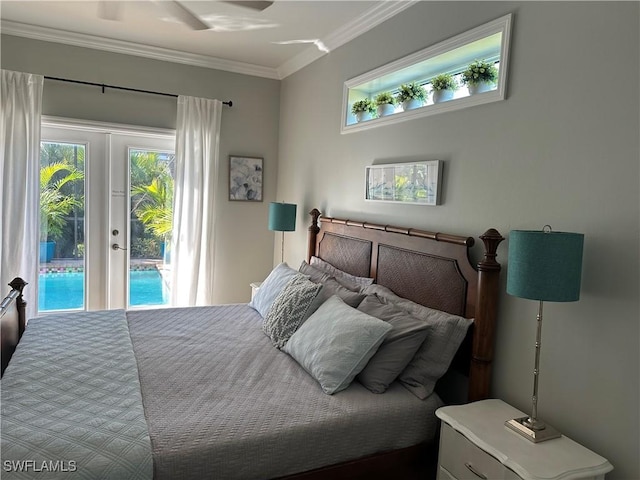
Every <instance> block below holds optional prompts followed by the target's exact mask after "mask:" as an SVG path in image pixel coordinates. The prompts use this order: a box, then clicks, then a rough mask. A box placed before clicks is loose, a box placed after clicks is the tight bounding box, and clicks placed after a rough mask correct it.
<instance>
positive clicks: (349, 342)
mask: <svg viewBox="0 0 640 480" xmlns="http://www.w3.org/2000/svg"><path fill="white" fill-rule="evenodd" d="M391 328H392V327H391V325H389V324H388V323H387V322H384V321H382V320H379V319H377V318H375V317H372V316H371V315H367V314H366V313H364V312H360V311H358V310H356V309H355V308H353V307H350V306H348V305H347V304H345V303H344V302H343V301H342V300H341V299H340V298H339V297H337V296H333V297H331V298H330V299H329V300H327V301H326V302H324V303H323V304H322V305H321V306H320V308H318V310H316V312H315V313H314V314H313V315H311V316H310V317H309V319H308V320H307V321H306V322H304V323H303V324H302V325H301V326H300V328H299V329H298V330H297V331H296V333H294V334H293V335H291V338H289V341H288V342H287V343H286V345H285V346H284V347H283V350H284V351H285V352H287V353H288V354H289V355H291V356H292V357H293V358H294V359H295V360H296V361H297V362H298V363H299V364H300V365H301V366H302V367H303V368H304V369H305V370H306V371H307V373H309V374H310V375H311V376H312V377H313V378H315V379H316V380H317V381H318V383H320V386H321V387H322V391H323V392H324V393H327V394H329V395H331V394H333V393H336V392H339V391H340V390H344V389H345V388H347V387H348V386H349V385H350V384H351V382H352V381H353V379H354V378H355V376H356V375H357V374H358V373H360V371H362V369H363V368H364V367H365V366H366V365H367V362H369V359H371V357H372V356H373V355H374V354H375V353H376V351H377V350H378V347H379V346H380V344H381V343H382V341H383V340H384V337H385V336H386V335H387V334H388V333H389V331H390V330H391Z"/></svg>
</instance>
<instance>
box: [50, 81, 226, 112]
mask: <svg viewBox="0 0 640 480" xmlns="http://www.w3.org/2000/svg"><path fill="white" fill-rule="evenodd" d="M44 78H45V79H47V80H55V81H57V82H67V83H79V84H80V85H91V86H93V87H101V88H102V93H104V89H105V88H112V89H114V90H126V91H127V92H137V93H149V94H151V95H161V96H163V97H173V98H178V95H176V94H175V93H163V92H154V91H152V90H140V89H138V88H129V87H118V86H116V85H106V84H104V83H94V82H83V81H81V80H70V79H68V78H59V77H47V76H45V77H44ZM222 103H223V105H228V106H229V107H233V101H231V100H229V101H228V102H222Z"/></svg>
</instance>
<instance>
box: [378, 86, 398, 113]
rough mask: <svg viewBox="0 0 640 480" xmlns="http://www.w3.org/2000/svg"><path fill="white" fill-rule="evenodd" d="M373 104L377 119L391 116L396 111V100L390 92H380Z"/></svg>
mask: <svg viewBox="0 0 640 480" xmlns="http://www.w3.org/2000/svg"><path fill="white" fill-rule="evenodd" d="M374 101H375V104H376V107H377V111H378V116H379V117H384V116H385V115H391V114H392V113H394V112H395V110H396V107H395V105H396V99H395V97H394V96H393V95H391V92H382V93H379V94H378V95H376V98H375V100H374Z"/></svg>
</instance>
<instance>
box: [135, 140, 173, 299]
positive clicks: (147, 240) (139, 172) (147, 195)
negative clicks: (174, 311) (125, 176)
mask: <svg viewBox="0 0 640 480" xmlns="http://www.w3.org/2000/svg"><path fill="white" fill-rule="evenodd" d="M174 160H175V155H174V154H173V152H163V151H157V150H150V149H139V148H130V149H129V166H130V208H129V212H130V219H129V220H130V222H129V232H130V234H129V245H130V250H129V252H130V253H129V306H130V307H134V306H141V305H168V304H169V280H170V262H171V251H170V249H169V245H170V239H171V228H172V223H173V180H174V172H175V161H174Z"/></svg>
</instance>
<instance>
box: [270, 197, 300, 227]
mask: <svg viewBox="0 0 640 480" xmlns="http://www.w3.org/2000/svg"><path fill="white" fill-rule="evenodd" d="M295 229H296V205H295V204H293V203H276V202H271V203H270V204H269V230H274V231H276V232H293V231H294V230H295Z"/></svg>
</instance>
